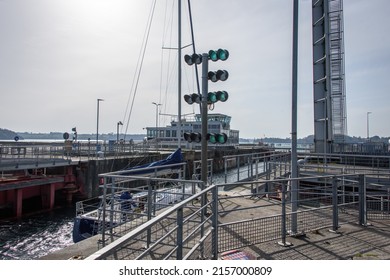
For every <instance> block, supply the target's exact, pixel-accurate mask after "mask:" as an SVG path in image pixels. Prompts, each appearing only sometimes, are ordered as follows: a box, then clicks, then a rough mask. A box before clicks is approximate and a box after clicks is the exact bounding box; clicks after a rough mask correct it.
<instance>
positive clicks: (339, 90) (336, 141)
mask: <svg viewBox="0 0 390 280" xmlns="http://www.w3.org/2000/svg"><path fill="white" fill-rule="evenodd" d="M312 20H313V82H314V145H315V152H317V153H333V152H338V151H342V150H343V147H344V145H343V144H344V143H345V136H346V135H347V116H346V99H345V73H344V72H345V67H344V26H343V25H344V21H343V0H312Z"/></svg>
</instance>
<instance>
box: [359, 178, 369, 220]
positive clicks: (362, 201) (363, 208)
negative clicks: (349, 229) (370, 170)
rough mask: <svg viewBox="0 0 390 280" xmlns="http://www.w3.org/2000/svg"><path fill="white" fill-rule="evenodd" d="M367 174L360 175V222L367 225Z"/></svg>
mask: <svg viewBox="0 0 390 280" xmlns="http://www.w3.org/2000/svg"><path fill="white" fill-rule="evenodd" d="M366 198H367V196H366V175H364V174H361V175H359V224H360V225H362V226H366V225H367V200H366Z"/></svg>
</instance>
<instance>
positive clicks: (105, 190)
mask: <svg viewBox="0 0 390 280" xmlns="http://www.w3.org/2000/svg"><path fill="white" fill-rule="evenodd" d="M98 178H99V177H98ZM98 180H99V179H98ZM103 180H104V187H103V203H102V205H101V207H102V208H103V209H102V210H103V211H102V212H103V213H102V216H103V217H102V245H103V247H104V246H106V196H107V178H106V177H103ZM98 211H99V210H98ZM98 228H99V224H98Z"/></svg>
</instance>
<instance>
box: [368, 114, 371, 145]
mask: <svg viewBox="0 0 390 280" xmlns="http://www.w3.org/2000/svg"><path fill="white" fill-rule="evenodd" d="M371 113H372V112H367V141H370V119H369V115H370V114H371Z"/></svg>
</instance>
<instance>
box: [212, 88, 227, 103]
mask: <svg viewBox="0 0 390 280" xmlns="http://www.w3.org/2000/svg"><path fill="white" fill-rule="evenodd" d="M228 98H229V94H228V93H227V92H226V91H224V90H222V91H214V92H209V93H208V94H207V103H209V104H213V103H215V102H217V101H221V102H225V101H226V100H228Z"/></svg>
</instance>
